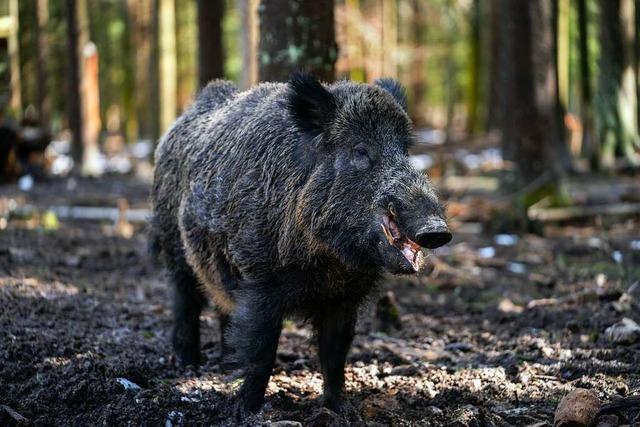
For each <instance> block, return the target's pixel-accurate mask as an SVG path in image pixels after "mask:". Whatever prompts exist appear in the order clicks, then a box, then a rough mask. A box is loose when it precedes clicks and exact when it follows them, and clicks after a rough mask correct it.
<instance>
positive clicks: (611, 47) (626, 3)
mask: <svg viewBox="0 0 640 427" xmlns="http://www.w3.org/2000/svg"><path fill="white" fill-rule="evenodd" d="M631 1H632V0H600V2H599V5H600V49H601V54H600V74H599V76H598V88H597V92H596V105H597V112H596V128H597V132H598V138H599V142H600V145H601V153H600V166H601V167H602V168H604V169H611V168H613V167H614V165H615V158H616V155H617V154H622V155H624V156H625V157H626V158H627V159H628V160H629V161H630V162H632V163H635V164H637V163H639V159H638V156H637V154H635V152H634V146H636V145H640V144H639V139H638V128H637V114H636V108H637V105H636V96H635V76H634V73H633V71H632V70H633V64H632V56H633V55H632V52H631V49H630V46H631V45H632V43H633V42H632V37H633V36H632V34H633V32H632V30H631V29H630V28H629V27H630V26H632V24H631V23H630V22H629V20H630V19H631V17H630V16H629V15H631V6H632V4H631V3H630V2H631Z"/></svg>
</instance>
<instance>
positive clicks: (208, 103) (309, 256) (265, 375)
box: [151, 75, 444, 414]
mask: <svg viewBox="0 0 640 427" xmlns="http://www.w3.org/2000/svg"><path fill="white" fill-rule="evenodd" d="M384 82H387V83H384ZM384 82H383V83H382V84H381V85H380V86H376V85H366V84H359V83H353V82H348V81H343V82H338V83H334V84H331V85H322V84H320V83H319V82H317V81H316V80H315V79H313V78H312V77H310V76H308V75H296V76H294V77H293V79H292V80H291V81H290V82H289V83H288V84H280V83H263V84H260V85H258V86H256V87H254V88H252V89H251V90H248V91H246V92H242V93H240V92H238V90H237V89H236V88H235V86H233V84H232V83H229V82H224V81H213V82H211V83H210V84H209V85H208V86H207V87H206V88H205V89H203V91H202V92H201V93H200V95H199V96H198V97H197V99H196V101H195V103H194V105H193V106H192V107H191V108H190V109H189V110H188V111H186V112H185V113H184V114H183V115H182V116H181V117H180V118H179V119H178V120H177V121H176V123H175V124H174V125H173V127H172V128H171V129H170V130H169V131H168V132H167V134H166V135H165V136H164V137H163V138H162V140H161V141H160V144H159V145H158V148H157V150H156V157H155V160H156V170H155V177H154V184H153V190H152V203H153V218H152V221H151V225H152V234H153V236H152V240H153V242H154V247H155V248H156V249H157V250H158V252H159V254H160V257H161V259H162V261H163V262H164V264H165V265H166V266H167V268H168V269H169V270H170V271H171V273H172V280H173V282H174V287H175V305H174V310H175V319H176V324H175V328H174V334H173V345H174V348H175V350H176V352H177V354H178V357H179V358H180V360H181V361H182V362H183V363H185V364H189V363H197V362H198V361H199V360H200V351H199V325H200V323H199V315H200V311H201V309H202V307H203V305H204V301H205V298H204V295H208V296H209V298H211V299H212V300H213V302H214V304H215V307H216V309H217V310H219V311H220V312H221V314H222V321H221V328H222V334H223V337H224V339H223V345H222V351H223V353H224V355H225V357H226V358H227V360H230V361H233V362H235V363H237V364H241V365H242V366H243V367H244V368H245V372H246V373H245V381H244V383H243V386H242V388H241V390H240V392H239V397H240V399H239V402H240V403H239V407H238V408H239V409H238V410H239V413H240V414H242V413H245V412H246V411H257V410H258V409H259V408H260V405H261V403H262V400H263V396H264V391H265V388H266V386H267V382H268V380H269V376H270V374H271V369H272V366H273V363H274V360H275V355H276V346H277V342H278V336H279V335H280V329H281V326H282V321H283V318H285V316H290V315H301V316H303V317H305V318H307V319H310V320H311V322H312V323H313V325H314V328H315V330H316V333H317V335H318V344H319V354H320V365H321V367H322V373H323V376H324V379H325V383H324V403H325V404H326V405H327V406H329V407H331V408H333V409H336V410H338V409H340V407H341V404H342V403H341V402H342V389H343V384H344V375H343V368H344V363H345V360H346V356H347V352H348V349H349V346H350V343H351V339H352V337H353V334H354V325H355V322H356V317H357V310H358V307H359V306H360V305H361V303H362V301H363V300H364V299H365V298H366V297H367V295H368V294H370V293H371V292H372V290H373V289H374V287H375V283H376V281H377V279H378V278H379V277H380V275H381V273H382V272H383V271H391V272H407V271H406V268H407V261H406V260H405V259H404V258H403V256H402V254H401V252H400V251H399V250H397V249H395V248H394V247H393V246H392V245H390V244H389V243H388V241H387V240H386V239H385V237H384V234H383V232H382V229H381V218H382V215H383V214H384V213H385V212H388V210H389V209H390V206H392V205H393V207H394V211H397V221H398V224H399V227H400V228H401V229H402V231H403V233H405V234H407V235H411V236H414V235H415V234H416V232H417V230H419V229H420V227H422V226H423V225H424V224H425V221H427V219H428V218H435V219H437V220H438V221H441V222H442V223H444V222H443V220H442V218H443V212H442V208H441V207H440V204H439V202H438V200H437V197H436V196H435V193H434V191H433V189H432V188H431V185H430V184H429V182H428V180H427V179H426V177H425V176H423V175H422V174H420V173H419V172H417V171H416V170H414V169H413V168H412V167H411V166H410V164H409V161H408V155H407V151H406V146H407V142H408V141H409V140H410V139H411V123H410V120H409V118H408V116H407V114H406V111H405V109H403V107H402V99H401V98H398V94H399V93H401V92H398V87H399V85H397V84H389V81H387V80H385V81H384ZM399 99H400V100H399ZM405 101H406V100H405ZM405 104H406V102H405ZM404 108H406V105H405V107H404ZM227 351H228V352H230V354H227Z"/></svg>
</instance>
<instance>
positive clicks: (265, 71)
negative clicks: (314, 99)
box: [258, 0, 338, 81]
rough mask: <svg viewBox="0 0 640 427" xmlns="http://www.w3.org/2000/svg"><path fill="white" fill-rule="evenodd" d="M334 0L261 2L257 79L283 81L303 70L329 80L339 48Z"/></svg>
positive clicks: (272, 0) (331, 78)
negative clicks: (336, 36)
mask: <svg viewBox="0 0 640 427" xmlns="http://www.w3.org/2000/svg"><path fill="white" fill-rule="evenodd" d="M333 8H334V3H333V0H261V2H260V8H259V16H260V44H259V49H258V50H259V53H258V58H259V61H258V62H259V65H258V66H259V78H260V80H262V81H286V80H288V79H289V77H290V76H291V73H292V72H294V71H305V72H309V73H311V74H313V75H314V76H315V77H316V78H318V79H320V80H323V81H332V80H333V79H334V73H335V62H336V59H337V57H338V47H337V45H336V39H335V26H334V18H333V14H334V10H333Z"/></svg>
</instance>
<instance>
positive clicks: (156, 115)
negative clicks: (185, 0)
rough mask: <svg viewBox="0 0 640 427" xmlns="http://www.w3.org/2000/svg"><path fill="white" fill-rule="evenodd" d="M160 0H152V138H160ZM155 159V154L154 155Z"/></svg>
mask: <svg viewBox="0 0 640 427" xmlns="http://www.w3.org/2000/svg"><path fill="white" fill-rule="evenodd" d="M158 2H159V0H151V53H150V56H149V86H150V89H149V90H150V91H151V95H150V97H149V101H150V102H149V103H150V105H149V110H150V115H151V139H152V140H153V141H154V142H157V141H158V139H159V138H160V59H159V58H160V46H159V45H160V42H159V40H160V14H159V13H158ZM152 160H153V156H152Z"/></svg>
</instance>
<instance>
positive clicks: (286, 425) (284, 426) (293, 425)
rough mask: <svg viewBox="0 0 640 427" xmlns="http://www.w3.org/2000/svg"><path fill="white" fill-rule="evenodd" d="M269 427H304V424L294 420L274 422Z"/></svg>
mask: <svg viewBox="0 0 640 427" xmlns="http://www.w3.org/2000/svg"><path fill="white" fill-rule="evenodd" d="M269 425H270V426H271V427H302V423H300V422H298V421H292V420H282V421H272V422H270V423H269Z"/></svg>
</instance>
